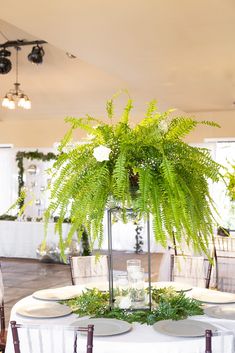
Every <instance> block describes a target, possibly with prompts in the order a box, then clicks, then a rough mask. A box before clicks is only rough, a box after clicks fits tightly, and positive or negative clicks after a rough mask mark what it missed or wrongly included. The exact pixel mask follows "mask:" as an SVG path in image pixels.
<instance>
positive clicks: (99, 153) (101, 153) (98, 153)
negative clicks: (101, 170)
mask: <svg viewBox="0 0 235 353" xmlns="http://www.w3.org/2000/svg"><path fill="white" fill-rule="evenodd" d="M110 152H111V149H110V148H108V147H106V146H103V145H100V146H98V147H96V148H94V151H93V156H94V157H95V159H96V160H97V161H98V162H103V161H108V160H109V154H110Z"/></svg>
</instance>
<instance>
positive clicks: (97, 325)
mask: <svg viewBox="0 0 235 353" xmlns="http://www.w3.org/2000/svg"><path fill="white" fill-rule="evenodd" d="M87 325H94V336H115V335H121V334H123V333H126V332H129V331H130V330H131V329H132V325H131V324H129V323H128V322H126V321H122V320H117V319H106V318H97V319H96V318H94V319H92V318H91V319H84V320H77V321H75V322H73V323H72V326H79V327H82V326H87Z"/></svg>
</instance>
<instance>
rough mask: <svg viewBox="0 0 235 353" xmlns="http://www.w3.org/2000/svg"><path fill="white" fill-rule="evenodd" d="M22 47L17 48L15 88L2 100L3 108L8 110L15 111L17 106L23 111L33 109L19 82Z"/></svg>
mask: <svg viewBox="0 0 235 353" xmlns="http://www.w3.org/2000/svg"><path fill="white" fill-rule="evenodd" d="M19 50H20V47H16V82H15V83H14V88H13V89H11V90H9V91H8V92H7V93H6V94H5V96H4V98H3V99H2V106H3V107H4V108H8V109H15V108H16V106H18V107H20V108H23V109H31V101H30V99H29V97H28V96H27V95H26V94H25V93H24V92H23V91H22V90H21V89H20V83H19V81H18V52H19Z"/></svg>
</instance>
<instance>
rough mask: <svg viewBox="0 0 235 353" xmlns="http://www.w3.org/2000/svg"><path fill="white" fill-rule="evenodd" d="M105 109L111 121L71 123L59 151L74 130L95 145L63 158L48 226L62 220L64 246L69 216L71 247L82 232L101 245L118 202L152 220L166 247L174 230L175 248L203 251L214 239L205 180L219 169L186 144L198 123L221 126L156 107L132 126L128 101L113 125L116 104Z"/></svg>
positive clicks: (47, 215) (215, 177)
mask: <svg viewBox="0 0 235 353" xmlns="http://www.w3.org/2000/svg"><path fill="white" fill-rule="evenodd" d="M106 108H107V115H108V118H109V119H110V123H105V122H103V121H100V120H98V119H95V118H92V117H90V116H86V117H85V118H79V119H77V118H72V117H68V118H66V121H67V122H68V123H70V124H71V128H70V130H69V131H68V132H67V134H66V135H65V137H64V139H63V140H62V142H61V144H60V147H59V150H60V152H62V151H64V149H65V147H66V146H67V145H68V143H69V142H70V141H71V139H72V135H73V131H74V130H75V129H82V130H84V131H86V132H87V133H88V134H89V136H90V139H89V141H88V143H86V144H83V145H76V146H74V147H73V148H72V149H69V150H67V152H65V153H62V154H61V155H59V156H58V159H57V161H56V162H55V163H54V167H53V170H52V183H51V191H50V205H49V207H48V209H47V211H46V213H45V220H46V222H48V220H49V219H50V217H51V216H53V214H54V213H55V212H57V213H58V214H59V219H58V221H57V225H56V228H57V231H58V232H59V234H60V239H61V246H62V247H63V242H62V223H63V220H64V218H65V216H66V215H67V212H69V213H70V218H71V221H72V225H71V228H70V231H69V233H68V238H67V242H68V243H69V242H70V241H71V239H72V236H73V233H74V232H75V231H76V230H77V229H82V226H84V227H85V228H86V229H87V231H88V233H89V234H91V235H92V237H93V240H95V239H98V240H99V244H101V242H102V237H103V217H104V212H105V209H106V207H107V205H108V202H109V201H110V200H115V202H117V204H118V205H119V207H121V208H123V209H124V208H125V207H132V208H133V209H134V211H135V212H138V213H139V215H140V216H141V217H146V216H148V215H149V214H152V218H153V231H154V235H155V239H156V242H158V243H160V244H162V245H163V246H164V247H166V246H167V240H168V239H169V237H172V230H173V229H174V234H175V238H176V241H177V242H178V243H180V242H181V241H182V240H183V239H184V240H186V242H187V243H190V244H191V245H192V246H194V248H195V249H197V250H204V251H206V244H207V241H208V238H209V237H210V235H211V234H212V233H213V229H212V222H213V215H212V209H211V208H212V200H211V197H210V194H209V188H208V180H209V179H210V180H212V181H213V182H217V181H218V180H219V177H220V174H219V167H220V166H219V165H218V164H217V163H215V162H214V161H213V160H212V159H211V156H210V153H209V151H208V150H207V149H203V148H196V147H192V146H189V145H188V144H187V143H185V142H184V141H183V140H182V139H183V138H184V137H185V136H186V135H187V134H188V133H189V132H190V131H191V130H193V129H194V128H195V127H196V126H198V125H200V124H202V125H209V126H218V125H217V124H216V123H213V122H207V121H201V122H199V121H196V120H194V119H193V118H190V117H181V116H180V117H173V118H171V112H172V110H169V111H166V112H164V113H159V112H158V110H157V106H156V102H155V101H152V102H150V103H149V105H148V107H147V112H146V115H145V118H144V119H143V120H142V121H141V122H140V123H138V124H136V125H135V126H134V127H131V126H130V123H129V114H130V111H131V109H132V108H133V105H132V101H131V99H128V101H127V104H126V106H125V108H124V111H123V114H122V116H121V118H120V120H119V121H118V122H114V105H113V99H111V100H109V101H108V102H107V107H106ZM94 125H95V126H94Z"/></svg>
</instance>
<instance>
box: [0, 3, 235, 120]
mask: <svg viewBox="0 0 235 353" xmlns="http://www.w3.org/2000/svg"><path fill="white" fill-rule="evenodd" d="M0 16H1V18H2V20H3V21H6V22H8V24H7V23H6V22H3V21H2V22H0V30H2V31H3V32H4V33H5V35H7V36H8V37H9V39H16V38H19V39H22V38H25V39H30V38H31V37H30V35H29V34H31V35H32V36H33V37H34V38H39V39H44V40H46V41H48V42H49V43H50V44H48V45H46V46H45V51H46V56H45V63H44V64H43V65H41V66H38V67H37V66H35V65H32V64H30V63H29V62H28V61H27V59H26V54H27V53H28V51H29V48H27V49H24V50H23V51H22V53H21V54H20V60H21V62H20V81H21V82H22V88H23V89H24V90H25V92H26V93H27V94H28V95H29V96H30V97H31V98H32V102H33V109H32V110H31V111H30V112H25V111H24V112H21V113H20V112H19V111H15V112H10V113H6V111H5V110H3V108H0V118H2V119H6V118H7V119H20V118H22V117H24V118H27V117H30V118H55V117H62V116H65V115H69V114H72V115H79V114H84V113H85V112H87V113H95V114H101V113H103V107H104V103H105V101H106V99H107V98H109V97H110V96H111V95H112V93H114V92H116V91H117V90H118V89H120V88H128V90H129V91H130V94H131V95H132V96H133V98H134V99H135V101H136V111H137V113H141V112H142V111H143V109H144V104H145V102H146V101H148V100H151V99H152V98H157V99H158V101H159V102H161V105H162V107H165V106H171V107H177V108H179V109H180V110H183V111H186V112H192V111H193V112H197V111H220V110H222V111H224V110H225V111H226V110H234V109H235V107H234V105H233V101H235V40H234V33H235V2H234V0H223V1H221V0H197V1H188V0H174V1H173V0H145V1H143V0H128V1H127V0H119V1H115V2H114V1H110V0H99V1H98V0H83V1H80V0H66V1H65V0H60V1H58V0H50V1H48V0H41V1H40V3H39V2H38V3H37V4H36V5H35V2H34V1H31V0H21V1H14V0H8V1H6V2H3V3H2V4H1V13H0ZM12 26H16V27H12ZM19 28H20V29H19ZM22 31H25V33H24V32H22ZM27 33H28V34H27ZM3 41H4V39H3V38H2V39H1V38H0V42H3ZM67 51H68V52H71V53H73V54H75V55H76V56H77V59H75V60H70V59H68V58H67V57H66V55H65V52H67ZM13 81H14V76H13V73H11V74H8V75H5V76H4V75H1V76H0V95H3V94H4V93H5V91H6V90H7V89H8V88H10V87H11V85H12V83H13Z"/></svg>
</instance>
